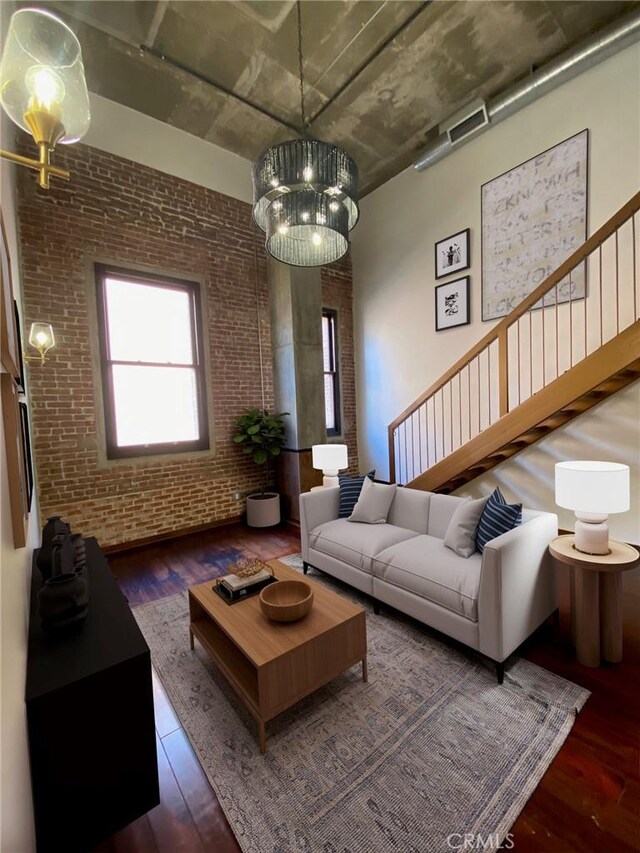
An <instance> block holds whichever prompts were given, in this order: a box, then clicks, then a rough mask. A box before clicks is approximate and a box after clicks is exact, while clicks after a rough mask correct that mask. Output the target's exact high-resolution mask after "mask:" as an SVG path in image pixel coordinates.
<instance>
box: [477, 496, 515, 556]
mask: <svg viewBox="0 0 640 853" xmlns="http://www.w3.org/2000/svg"><path fill="white" fill-rule="evenodd" d="M519 524H522V504H508V503H507V502H506V500H505V499H504V496H503V494H502V492H501V491H500V489H498V488H496V489H494V491H493V494H491V495H490V496H489V500H488V501H487V503H486V506H485V508H484V510H483V512H482V515H481V516H480V521H479V522H478V529H477V530H476V545H477V547H478V551H480V553H482V552H483V551H484V546H485V545H486V544H487V542H490V541H491V540H492V539H495V538H496V537H498V536H501V535H502V534H503V533H507V532H508V531H509V530H513V528H514V527H517V526H518V525H519Z"/></svg>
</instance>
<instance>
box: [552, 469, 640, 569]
mask: <svg viewBox="0 0 640 853" xmlns="http://www.w3.org/2000/svg"><path fill="white" fill-rule="evenodd" d="M629 494H630V489H629V466H628V465H621V464H620V463H619V462H558V463H557V464H556V503H557V504H558V506H561V507H564V508H565V509H572V510H573V511H574V512H575V514H576V528H575V547H576V549H577V550H578V551H582V552H583V553H585V554H608V553H609V528H608V526H607V523H606V522H607V518H608V516H609V515H610V514H611V513H614V512H626V511H627V510H628V509H629V505H630V504H629Z"/></svg>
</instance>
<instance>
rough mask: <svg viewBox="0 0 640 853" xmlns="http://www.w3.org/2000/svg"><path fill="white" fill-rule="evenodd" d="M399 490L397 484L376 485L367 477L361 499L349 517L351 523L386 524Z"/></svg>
mask: <svg viewBox="0 0 640 853" xmlns="http://www.w3.org/2000/svg"><path fill="white" fill-rule="evenodd" d="M397 488H398V487H397V486H396V484H395V483H392V484H391V485H390V486H389V485H385V484H384V483H374V482H373V481H372V480H370V479H369V478H368V477H365V478H364V483H363V484H362V490H361V492H360V497H359V498H358V502H357V503H356V505H355V506H354V508H353V512H352V513H351V515H350V516H349V521H354V522H356V523H357V522H360V523H361V524H386V523H387V516H388V515H389V507H390V506H391V501H392V500H393V496H394V494H395V491H396V489H397Z"/></svg>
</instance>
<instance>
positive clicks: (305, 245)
mask: <svg viewBox="0 0 640 853" xmlns="http://www.w3.org/2000/svg"><path fill="white" fill-rule="evenodd" d="M297 10H298V60H299V66H300V101H301V104H300V109H301V114H302V129H301V136H302V138H301V139H292V140H289V141H288V142H281V143H278V144H277V145H272V146H271V147H269V148H267V149H266V150H265V151H263V152H262V154H261V155H260V157H259V158H258V160H257V161H256V163H255V164H254V167H253V199H254V206H253V218H254V219H255V221H256V223H257V224H258V225H259V226H260V228H262V230H263V231H265V232H266V235H267V237H266V248H267V251H268V252H269V254H270V255H272V256H273V257H274V258H276V260H279V261H282V262H283V263H285V264H290V265H291V266H298V267H317V266H322V265H323V264H330V263H332V262H333V261H337V260H339V259H340V258H341V257H343V255H345V254H346V252H347V250H348V248H349V231H351V229H352V228H353V227H354V226H355V224H356V222H357V221H358V216H359V209H358V167H357V166H356V164H355V162H354V161H353V160H352V159H351V157H349V155H348V154H347V153H346V152H345V151H343V150H342V149H341V148H338V147H337V146H335V145H331V144H330V143H329V142H322V141H320V140H318V139H310V138H308V137H307V136H306V121H305V113H304V79H303V74H302V31H301V23H300V16H301V12H300V2H299V0H298V4H297Z"/></svg>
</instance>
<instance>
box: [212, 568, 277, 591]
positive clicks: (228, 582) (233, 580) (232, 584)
mask: <svg viewBox="0 0 640 853" xmlns="http://www.w3.org/2000/svg"><path fill="white" fill-rule="evenodd" d="M270 577H271V573H270V572H268V571H267V570H266V569H261V570H260V571H259V572H256V574H255V575H251V576H250V577H248V578H241V577H238V575H225V576H224V577H223V578H220V583H221V584H223V585H224V586H225V587H226V588H227V589H228V590H230V591H231V592H240V590H242V589H248V588H249V587H253V586H254V585H255V584H258V583H262V582H263V581H265V580H267V578H270Z"/></svg>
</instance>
